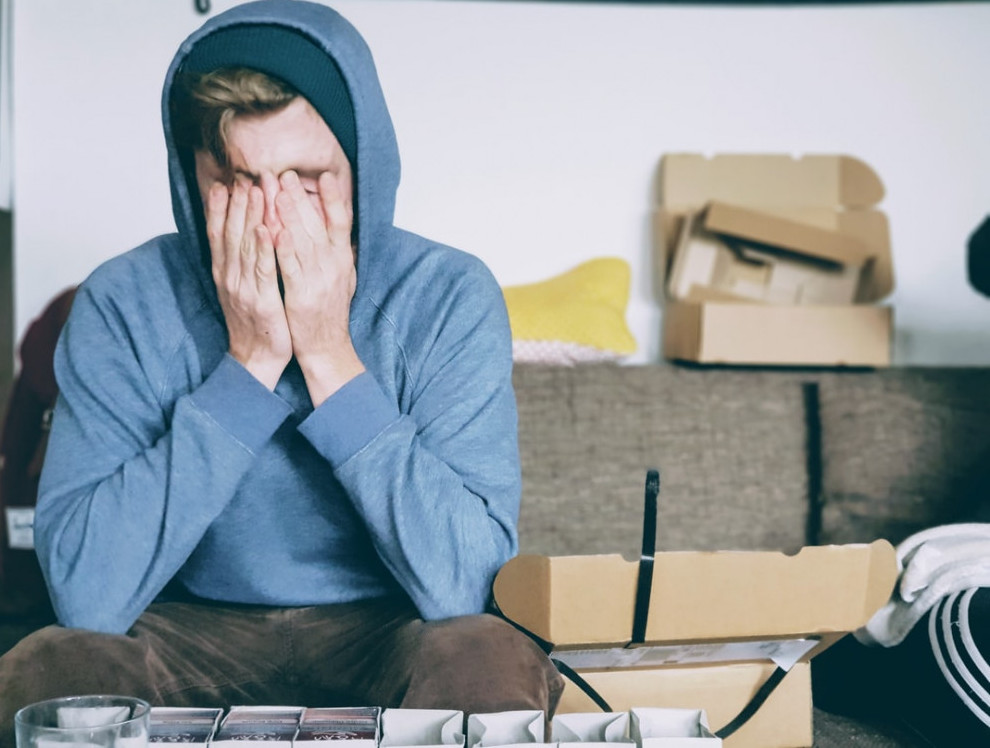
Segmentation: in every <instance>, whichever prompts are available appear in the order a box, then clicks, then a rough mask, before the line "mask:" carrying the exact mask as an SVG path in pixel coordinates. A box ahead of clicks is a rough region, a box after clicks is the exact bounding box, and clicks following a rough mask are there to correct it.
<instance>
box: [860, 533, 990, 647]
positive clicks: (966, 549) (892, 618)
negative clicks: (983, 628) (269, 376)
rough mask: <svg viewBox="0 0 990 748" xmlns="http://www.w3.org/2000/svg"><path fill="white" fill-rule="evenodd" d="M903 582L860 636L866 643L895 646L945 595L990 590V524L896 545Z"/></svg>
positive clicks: (916, 536)
mask: <svg viewBox="0 0 990 748" xmlns="http://www.w3.org/2000/svg"><path fill="white" fill-rule="evenodd" d="M897 563H898V567H899V568H900V570H901V574H900V579H899V580H898V583H897V586H896V587H895V588H894V592H893V594H892V595H891V598H890V601H889V602H888V603H887V604H886V605H884V606H883V607H882V608H880V610H878V611H877V612H876V613H875V614H874V616H873V617H872V618H871V619H870V620H869V622H868V623H867V624H866V625H865V626H864V627H863V628H861V629H859V630H858V631H856V632H855V636H856V638H857V639H858V640H859V641H860V642H862V643H863V644H871V645H875V644H879V645H881V646H884V647H893V646H895V645H897V644H900V643H901V642H902V641H904V639H905V637H907V635H908V633H910V631H911V629H912V628H913V627H914V625H915V624H916V623H917V622H918V621H920V620H921V619H922V617H924V615H925V614H926V613H927V612H928V611H929V610H931V608H932V607H933V606H934V605H935V604H936V603H937V602H938V601H939V600H940V599H942V598H943V597H945V596H946V595H951V594H952V593H954V592H960V591H962V590H967V589H970V588H972V587H990V524H982V523H968V524H957V525H940V526H938V527H933V528H931V529H928V530H923V531H922V532H919V533H915V534H914V535H912V536H911V537H909V538H908V539H907V540H905V541H904V542H903V543H901V544H900V545H898V546H897Z"/></svg>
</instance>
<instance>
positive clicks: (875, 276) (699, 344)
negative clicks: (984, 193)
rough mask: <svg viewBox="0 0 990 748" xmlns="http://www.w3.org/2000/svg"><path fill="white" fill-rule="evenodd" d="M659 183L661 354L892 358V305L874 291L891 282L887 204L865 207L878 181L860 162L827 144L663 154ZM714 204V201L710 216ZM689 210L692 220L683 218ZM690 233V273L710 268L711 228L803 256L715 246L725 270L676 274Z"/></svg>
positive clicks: (720, 358)
mask: <svg viewBox="0 0 990 748" xmlns="http://www.w3.org/2000/svg"><path fill="white" fill-rule="evenodd" d="M659 192H660V205H659V207H658V208H657V211H656V216H655V217H656V227H655V228H656V235H657V249H658V255H659V261H658V263H657V266H658V268H659V270H660V275H661V280H660V284H659V287H660V288H664V289H666V290H665V294H666V298H665V305H664V313H663V352H664V356H665V357H666V358H668V359H672V360H680V361H690V362H696V363H706V364H744V365H788V366H870V367H876V366H888V365H889V364H890V341H891V331H892V310H891V308H890V307H889V306H880V305H877V303H876V302H878V301H880V300H881V299H883V298H884V297H886V296H887V295H888V294H889V293H890V292H891V291H892V290H893V286H894V280H893V268H892V262H891V256H890V239H889V229H888V226H887V219H886V216H885V215H884V214H883V213H882V212H881V211H879V210H876V209H875V208H874V207H873V206H874V205H875V204H876V203H878V202H879V201H880V200H881V198H882V197H883V193H884V188H883V184H882V183H881V181H880V179H879V177H878V176H877V174H876V173H875V172H874V171H873V170H872V169H870V167H869V166H867V165H866V164H864V163H863V162H862V161H859V160H857V159H855V158H852V157H849V156H833V155H809V156H804V157H802V158H793V157H791V156H787V155H757V154H722V155H716V156H713V157H710V158H707V157H705V156H703V155H700V154H687V153H677V154H667V155H665V156H664V157H663V158H662V159H661V163H660V174H659ZM706 208H707V209H708V210H707V212H706ZM713 210H714V211H715V212H716V213H719V211H721V212H720V213H719V215H717V216H716V220H712V218H711V216H712V211H713ZM692 216H694V217H697V218H696V221H695V225H694V226H691V225H688V226H686V223H687V222H689V220H690V219H691V217H692ZM705 221H708V222H709V223H710V224H711V225H709V226H704V225H703V223H704V222H705ZM692 236H694V237H695V238H696V240H697V243H696V244H694V245H693V250H692V255H693V259H694V273H695V274H697V273H698V272H699V268H706V267H707V268H708V270H710V271H711V270H712V268H711V267H710V266H711V263H712V262H713V261H712V260H711V259H710V258H709V260H708V261H707V262H708V265H706V264H705V260H704V253H705V252H706V251H707V252H708V254H709V255H711V253H712V245H711V240H712V238H713V237H720V236H734V237H736V238H738V239H742V240H744V241H745V242H746V243H747V244H749V245H753V244H755V245H757V246H760V245H765V246H769V247H773V248H776V249H778V250H779V249H780V248H782V247H784V246H785V245H787V246H788V247H789V248H790V249H792V250H795V251H796V252H797V253H798V254H799V255H804V258H803V259H804V261H803V262H801V261H795V260H794V259H793V258H792V260H791V261H784V260H783V259H781V257H780V256H779V255H778V256H777V257H774V256H772V254H771V255H767V254H766V253H759V252H757V253H756V255H755V256H749V257H747V258H745V259H748V260H749V262H744V261H742V258H740V260H739V261H737V262H730V263H728V264H725V254H724V253H723V255H722V260H723V269H722V272H721V273H718V272H715V274H714V277H713V276H712V273H711V272H710V273H709V282H708V283H704V282H701V283H692V282H686V283H685V282H680V283H679V282H678V280H679V278H680V276H681V275H682V274H683V272H684V269H683V267H678V260H681V263H680V264H681V265H683V264H684V261H685V259H686V258H684V257H680V258H678V252H679V251H680V248H682V247H685V246H692V244H691V242H688V241H687V239H689V238H691V237H692ZM682 239H684V240H685V242H686V243H682ZM706 239H707V240H708V246H707V249H706V241H705V240H706ZM754 260H755V262H754ZM808 260H813V262H810V263H809V262H808ZM823 261H824V262H823ZM726 268H728V269H727V270H726ZM675 271H676V272H675ZM672 273H674V275H673V276H672V275H671V274H672ZM689 275H690V274H689ZM816 278H817V280H818V282H814V281H815V279H816ZM689 280H690V279H689ZM740 291H741V292H740ZM795 301H801V302H802V303H793V302H795ZM761 302H770V303H761ZM781 302H789V303H781ZM849 302H854V303H849Z"/></svg>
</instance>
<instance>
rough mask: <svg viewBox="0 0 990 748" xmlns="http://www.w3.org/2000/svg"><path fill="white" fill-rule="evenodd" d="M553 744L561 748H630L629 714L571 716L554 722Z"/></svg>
mask: <svg viewBox="0 0 990 748" xmlns="http://www.w3.org/2000/svg"><path fill="white" fill-rule="evenodd" d="M551 727H552V729H551V740H553V741H554V742H555V743H557V744H558V747H559V748H623V744H625V746H631V745H632V740H631V739H630V738H629V736H628V731H629V712H572V713H570V714H558V715H557V716H556V717H554V718H553V721H552V722H551Z"/></svg>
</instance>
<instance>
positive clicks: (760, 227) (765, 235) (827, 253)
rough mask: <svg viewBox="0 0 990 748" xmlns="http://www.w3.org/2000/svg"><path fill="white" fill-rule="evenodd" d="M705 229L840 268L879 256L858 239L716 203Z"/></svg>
mask: <svg viewBox="0 0 990 748" xmlns="http://www.w3.org/2000/svg"><path fill="white" fill-rule="evenodd" d="M702 225H703V226H704V228H705V229H706V230H707V231H710V232H712V233H715V234H727V235H729V236H735V237H739V238H740V239H746V240H748V241H750V242H755V243H758V244H766V245H769V246H771V247H775V248H778V249H782V250H787V251H790V252H793V253H796V254H800V255H804V256H806V257H809V258H811V259H816V260H822V261H825V262H830V263H835V264H837V265H851V266H857V267H859V266H862V265H865V264H866V262H867V261H868V260H869V259H870V258H871V257H873V256H874V255H875V254H876V250H874V249H871V248H870V247H869V246H868V245H867V244H865V243H864V242H862V241H861V240H859V239H858V238H856V237H855V236H850V235H848V234H845V233H843V232H841V231H834V230H829V229H823V228H819V227H818V226H814V225H812V224H808V223H803V222H801V221H795V220H791V219H789V218H781V217H780V216H776V215H774V214H772V213H767V212H766V211H762V210H757V209H754V208H747V207H743V206H740V205H732V204H730V203H724V202H719V201H717V200H713V201H711V202H710V203H708V207H707V208H705V211H704V215H703V220H702Z"/></svg>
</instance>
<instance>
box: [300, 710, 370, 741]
mask: <svg viewBox="0 0 990 748" xmlns="http://www.w3.org/2000/svg"><path fill="white" fill-rule="evenodd" d="M381 714H382V710H381V708H380V707H377V706H351V707H307V708H306V709H304V710H303V713H302V716H301V717H300V718H299V730H298V731H297V732H296V735H295V738H293V741H292V745H293V748H314V746H318V745H323V744H324V743H326V742H327V741H333V742H335V743H340V744H346V745H347V748H378V739H379V722H380V720H381ZM342 741H343V742H342Z"/></svg>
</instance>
